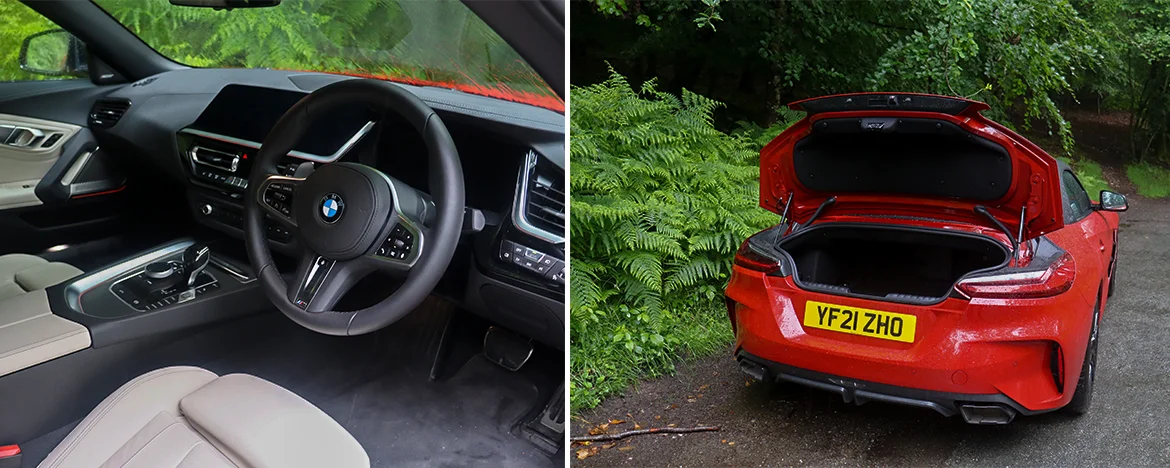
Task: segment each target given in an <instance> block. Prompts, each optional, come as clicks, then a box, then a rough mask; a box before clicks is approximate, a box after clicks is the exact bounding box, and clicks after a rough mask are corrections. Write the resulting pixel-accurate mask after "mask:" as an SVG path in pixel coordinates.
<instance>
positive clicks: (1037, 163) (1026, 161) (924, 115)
mask: <svg viewBox="0 0 1170 468" xmlns="http://www.w3.org/2000/svg"><path fill="white" fill-rule="evenodd" d="M789 107H790V108H792V109H794V110H802V111H805V112H806V113H807V115H806V116H805V118H803V119H801V120H800V121H799V122H797V123H796V124H794V125H792V126H791V127H789V128H788V129H787V130H785V131H784V132H783V133H781V134H780V135H779V136H777V137H776V138H775V139H774V140H772V142H771V143H769V144H768V145H767V146H765V147H764V149H763V150H762V151H761V152H760V206H762V207H764V208H766V209H768V210H771V211H774V212H776V213H779V214H783V212H784V210H785V207H786V206H787V205H790V206H788V210H789V211H788V215H789V216H788V217H789V220H790V221H792V222H794V223H798V224H805V223H806V222H807V221H808V220H809V219H810V218H811V217H813V213H815V212H816V211H817V208H818V207H819V206H821V205H822V204H823V203H825V201H826V200H828V199H829V198H831V197H836V200H835V203H834V204H833V205H832V206H831V207H828V208H827V209H828V210H829V211H832V212H833V213H840V214H843V213H849V214H859V215H873V216H901V217H919V218H930V219H943V220H949V221H958V222H963V223H970V224H977V225H983V226H988V227H992V228H999V229H1002V228H1004V227H1006V228H1007V229H1008V230H1010V231H1011V233H1010V234H1011V236H1012V237H1019V240H1021V241H1023V240H1027V239H1031V238H1034V237H1038V236H1040V235H1043V234H1045V233H1048V232H1052V231H1055V230H1057V229H1060V228H1061V227H1063V226H1064V217H1063V215H1062V211H1061V195H1060V184H1059V181H1060V178H1059V169H1058V167H1057V161H1056V159H1054V158H1053V157H1051V156H1049V155H1048V154H1047V153H1045V152H1044V151H1043V150H1041V149H1040V148H1039V147H1038V146H1036V145H1035V144H1033V143H1032V142H1030V141H1028V140H1026V139H1024V138H1023V137H1021V136H1020V135H1018V134H1016V133H1015V132H1013V131H1011V130H1009V129H1007V128H1005V127H1003V126H1002V125H1000V124H998V123H995V122H993V121H991V120H988V119H987V118H986V117H984V116H983V115H981V114H980V112H981V111H983V110H985V109H988V106H987V104H984V103H982V102H977V101H971V100H966V99H960V98H954V97H946V96H934V95H925V94H888V93H863V94H847V95H837V96H827V97H821V98H814V99H808V100H804V101H798V102H794V103H792V104H789ZM977 207H984V208H985V209H986V213H982V214H981V213H979V212H977V211H976V210H977ZM988 215H990V216H988ZM991 217H994V219H995V220H998V221H999V222H1000V223H1001V224H1002V226H996V225H995V224H996V223H995V222H994V221H992V219H991ZM1021 220H1022V227H1021Z"/></svg>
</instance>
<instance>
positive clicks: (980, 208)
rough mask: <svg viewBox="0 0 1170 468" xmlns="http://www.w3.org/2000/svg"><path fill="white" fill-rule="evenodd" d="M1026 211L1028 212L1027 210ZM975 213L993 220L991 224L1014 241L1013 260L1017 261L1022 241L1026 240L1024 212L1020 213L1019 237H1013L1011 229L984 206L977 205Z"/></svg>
mask: <svg viewBox="0 0 1170 468" xmlns="http://www.w3.org/2000/svg"><path fill="white" fill-rule="evenodd" d="M1024 209H1025V210H1026V209H1027V208H1024ZM975 212H976V213H978V214H980V215H983V216H984V217H986V218H987V219H989V220H991V222H992V223H993V224H995V227H997V228H999V230H1000V231H1003V233H1004V234H1006V235H1007V237H1008V239H1009V240H1011V241H1012V260H1016V255H1017V254H1019V252H1020V240H1021V239H1023V238H1024V225H1023V221H1024V211H1023V210H1021V211H1020V233H1019V234H1018V235H1012V231H1011V229H1008V227H1007V226H1004V224H1003V223H1002V222H1000V221H999V219H998V218H996V217H995V216H994V215H992V214H991V213H990V212H988V211H987V208H985V207H984V206H983V205H975Z"/></svg>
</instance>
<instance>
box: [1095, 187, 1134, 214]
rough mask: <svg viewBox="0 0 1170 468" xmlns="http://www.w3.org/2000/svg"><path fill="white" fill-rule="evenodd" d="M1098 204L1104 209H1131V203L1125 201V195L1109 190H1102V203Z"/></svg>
mask: <svg viewBox="0 0 1170 468" xmlns="http://www.w3.org/2000/svg"><path fill="white" fill-rule="evenodd" d="M1098 206H1100V207H1101V209H1102V210H1104V211H1125V210H1128V209H1129V203H1128V202H1126V201H1125V195H1122V194H1120V193H1117V192H1111V191H1109V190H1102V191H1101V204H1100V205H1098Z"/></svg>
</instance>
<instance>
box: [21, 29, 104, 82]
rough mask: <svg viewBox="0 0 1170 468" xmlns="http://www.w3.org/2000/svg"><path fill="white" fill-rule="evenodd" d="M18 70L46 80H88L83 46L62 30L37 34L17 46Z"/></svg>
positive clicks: (87, 67)
mask: <svg viewBox="0 0 1170 468" xmlns="http://www.w3.org/2000/svg"><path fill="white" fill-rule="evenodd" d="M20 69H21V70H24V71H27V72H29V73H36V74H38V75H48V76H78V77H84V76H89V66H88V65H87V64H86V51H85V43H84V42H81V40H80V39H78V38H76V37H73V35H72V34H69V32H67V31H65V30H64V29H50V30H48V31H41V32H39V33H36V34H33V35H31V36H28V37H26V38H24V42H23V43H21V44H20Z"/></svg>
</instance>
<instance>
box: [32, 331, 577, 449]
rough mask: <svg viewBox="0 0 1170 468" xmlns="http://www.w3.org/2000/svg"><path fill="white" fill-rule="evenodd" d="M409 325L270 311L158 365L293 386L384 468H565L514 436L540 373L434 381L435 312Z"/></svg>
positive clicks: (466, 366)
mask: <svg viewBox="0 0 1170 468" xmlns="http://www.w3.org/2000/svg"><path fill="white" fill-rule="evenodd" d="M402 322H403V323H399V324H395V326H392V327H389V328H387V329H386V330H383V331H380V332H378V333H372V334H369V335H362V336H355V337H335V336H326V335H322V334H319V333H314V332H312V331H309V330H307V329H304V328H301V327H300V326H297V325H296V324H294V323H293V322H292V321H291V320H288V319H287V318H285V317H283V316H281V315H280V314H266V315H264V316H257V317H253V318H250V319H245V320H240V321H236V322H234V323H232V324H230V325H228V326H226V327H224V328H228V329H230V330H229V331H227V332H222V333H219V334H218V335H217V336H216V337H214V339H213V338H210V337H207V336H201V335H194V336H190V337H188V338H186V339H185V340H183V341H190V343H177V344H176V346H178V345H179V344H185V347H186V348H195V349H197V350H199V352H198V353H196V354H186V357H185V358H174V357H170V356H168V355H167V353H165V352H163V351H161V350H160V351H159V352H157V353H152V354H156V355H158V356H159V357H158V359H157V361H159V362H157V363H152V364H153V365H154V366H155V368H157V367H163V366H166V365H195V366H200V367H204V368H206V369H208V370H210V371H212V372H215V373H217V374H219V375H225V374H230V373H248V374H253V375H256V376H259V377H261V378H264V379H266V380H269V381H271V382H273V383H275V384H277V385H280V386H282V387H285V388H287V389H289V390H290V391H292V392H294V393H296V394H298V395H300V396H301V397H302V398H304V399H306V400H308V401H309V402H311V403H313V404H314V405H316V406H318V407H319V408H321V409H322V410H323V411H325V412H326V413H327V414H329V415H330V416H331V417H333V418H334V419H335V420H337V421H338V422H339V423H341V424H342V425H343V426H344V427H345V428H346V430H348V431H349V432H350V433H351V434H353V435H354V437H355V438H356V439H357V440H358V441H359V442H360V443H361V444H362V447H363V448H365V450H366V453H367V454H369V456H370V462H371V464H372V466H375V467H383V466H426V467H446V466H509V467H512V466H516V467H536V466H541V467H551V466H560V465H561V463H557V462H556V461H554V459H553V458H550V457H549V456H548V455H545V454H544V453H543V452H541V451H540V450H539V449H538V448H537V447H536V446H535V445H532V444H531V443H529V442H528V441H525V440H523V439H521V438H518V437H516V436H514V435H512V434H511V433H510V431H511V429H512V427H513V426H514V425H515V424H516V423H518V422H519V419H520V418H522V417H524V416H525V415H526V413H527V412H529V411H530V410H531V409H533V408H534V407H536V406H537V405H539V404H541V402H539V401H538V399H540V398H541V397H540V394H539V392H538V387H537V385H536V384H534V381H533V380H532V379H531V378H529V377H528V376H526V375H525V373H524V372H509V371H506V370H504V369H502V368H499V367H497V366H496V365H495V364H492V363H490V362H488V361H487V360H486V359H485V358H484V357H483V356H482V354H477V355H475V356H474V357H472V358H471V359H469V360H467V361H466V363H462V364H461V363H459V362H451V363H450V365H451V366H461V367H458V371H456V372H454V373H453V375H452V374H448V375H450V377H447V378H445V379H443V380H440V381H438V382H432V381H431V380H430V379H429V375H430V360H429V359H428V357H427V352H426V350H427V349H428V343H431V342H432V341H434V340H435V329H436V327H435V326H432V325H431V322H433V316H428V315H427V314H425V313H423V314H418V313H415V314H410V315H408V316H407V317H406V318H404V319H403V320H402ZM225 336H226V337H225ZM453 368H454V367H453ZM75 424H76V422H75V423H74V424H72V425H70V427H66V428H61V429H59V430H57V431H54V432H53V433H50V434H46V435H44V436H42V437H39V438H38V439H36V440H34V441H29V442H27V443H26V444H28V445H27V446H28V447H29V448H30V449H36V450H28V451H26V452H28V453H29V455H36V456H28V457H24V458H28V459H29V460H30V461H31V460H37V461H39V460H40V459H42V458H43V457H44V456H45V455H47V454H48V452H49V451H51V450H52V448H53V447H55V446H56V445H57V444H58V443H60V441H61V439H63V438H64V437H65V435H66V434H68V432H69V429H71V428H72V426H73V425H75ZM32 452H36V453H35V454H34V453H32ZM562 463H563V462H562ZM32 465H35V463H32V464H30V465H28V466H32Z"/></svg>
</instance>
